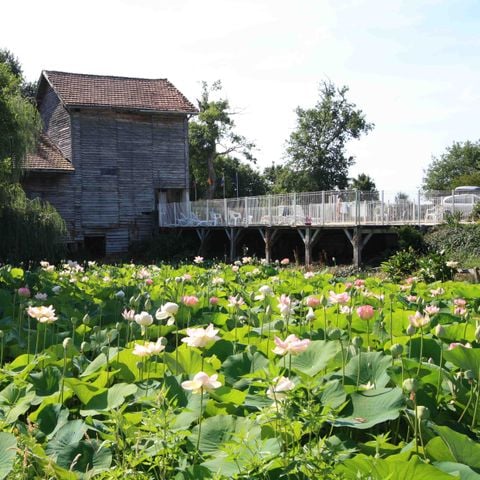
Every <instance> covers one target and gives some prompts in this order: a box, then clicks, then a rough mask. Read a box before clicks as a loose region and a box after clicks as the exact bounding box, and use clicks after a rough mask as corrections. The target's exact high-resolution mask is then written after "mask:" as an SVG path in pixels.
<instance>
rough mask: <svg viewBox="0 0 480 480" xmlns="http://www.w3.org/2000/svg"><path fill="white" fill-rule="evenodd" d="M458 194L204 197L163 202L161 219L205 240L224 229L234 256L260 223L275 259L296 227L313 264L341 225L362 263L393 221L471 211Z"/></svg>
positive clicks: (421, 221) (436, 220)
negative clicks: (319, 244)
mask: <svg viewBox="0 0 480 480" xmlns="http://www.w3.org/2000/svg"><path fill="white" fill-rule="evenodd" d="M387 198H390V197H387ZM460 199H461V196H458V200H460ZM455 200H456V198H455V195H454V194H453V193H452V192H448V193H447V192H434V193H432V192H421V191H418V192H415V194H413V195H410V196H409V197H408V198H406V199H401V200H399V199H396V200H391V199H386V196H385V195H384V193H383V192H359V191H351V190H345V191H324V192H311V193H290V194H280V195H265V196H258V197H243V198H228V199H227V198H225V199H216V200H200V201H195V202H184V203H168V204H160V205H159V225H160V227H162V228H172V229H192V228H193V229H195V230H196V232H197V234H198V237H199V238H200V241H201V245H204V244H205V242H206V241H207V239H208V237H209V234H210V232H211V231H212V230H215V229H224V230H225V234H226V236H227V237H228V240H229V242H230V259H231V260H233V259H234V258H235V256H236V245H237V241H238V238H239V237H240V235H241V234H242V232H245V231H247V230H251V229H257V230H258V231H259V233H260V235H261V236H262V239H263V241H264V242H265V257H266V259H267V260H270V255H271V248H272V244H273V242H275V241H276V240H278V237H279V235H280V234H281V232H282V230H285V229H289V230H296V231H297V232H298V234H299V235H300V237H301V239H302V241H303V243H304V245H305V263H306V264H307V265H308V264H309V263H310V261H311V256H312V247H313V245H314V243H315V242H316V241H317V239H318V236H319V233H320V231H326V230H329V229H340V230H343V231H344V233H345V235H346V236H347V238H348V240H349V242H350V244H351V246H352V249H353V250H352V252H353V255H352V258H353V263H354V264H355V265H357V266H359V265H360V264H361V256H362V249H363V247H364V246H365V245H366V244H367V242H368V241H369V239H370V238H371V237H372V235H373V234H382V233H383V234H385V233H391V232H392V227H396V226H402V225H412V226H413V225H414V226H419V227H421V226H433V225H437V224H440V223H442V222H444V220H445V218H446V216H447V215H448V214H453V213H455V212H460V213H461V214H462V215H463V216H464V217H467V216H468V215H469V214H470V213H471V211H472V210H473V204H471V205H466V204H464V203H461V201H458V202H456V201H455ZM201 248H202V247H201Z"/></svg>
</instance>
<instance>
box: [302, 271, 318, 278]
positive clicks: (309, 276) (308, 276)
mask: <svg viewBox="0 0 480 480" xmlns="http://www.w3.org/2000/svg"><path fill="white" fill-rule="evenodd" d="M314 276H315V274H314V273H313V272H305V273H304V274H303V278H304V279H305V280H308V279H309V278H313V277H314Z"/></svg>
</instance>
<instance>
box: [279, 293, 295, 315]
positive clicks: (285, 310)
mask: <svg viewBox="0 0 480 480" xmlns="http://www.w3.org/2000/svg"><path fill="white" fill-rule="evenodd" d="M278 302H279V303H278V308H279V310H280V314H281V315H282V316H283V317H287V316H288V315H290V313H291V312H292V310H293V308H292V300H291V299H290V297H289V296H288V295H285V294H284V293H282V295H281V296H280V298H279V299H278Z"/></svg>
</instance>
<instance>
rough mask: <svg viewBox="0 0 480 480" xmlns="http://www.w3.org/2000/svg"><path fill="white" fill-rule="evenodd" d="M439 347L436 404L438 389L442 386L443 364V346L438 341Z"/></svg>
mask: <svg viewBox="0 0 480 480" xmlns="http://www.w3.org/2000/svg"><path fill="white" fill-rule="evenodd" d="M438 344H439V346H440V363H439V365H438V367H439V369H438V380H437V395H436V398H435V400H436V402H437V403H438V397H439V396H440V388H441V386H442V363H443V345H442V342H441V341H440V340H439V342H438Z"/></svg>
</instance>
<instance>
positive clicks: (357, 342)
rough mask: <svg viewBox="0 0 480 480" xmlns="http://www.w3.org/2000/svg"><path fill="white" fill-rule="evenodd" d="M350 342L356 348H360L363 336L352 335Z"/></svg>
mask: <svg viewBox="0 0 480 480" xmlns="http://www.w3.org/2000/svg"><path fill="white" fill-rule="evenodd" d="M352 344H353V346H354V347H356V348H360V347H361V346H362V345H363V338H362V337H353V338H352Z"/></svg>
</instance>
